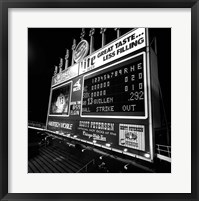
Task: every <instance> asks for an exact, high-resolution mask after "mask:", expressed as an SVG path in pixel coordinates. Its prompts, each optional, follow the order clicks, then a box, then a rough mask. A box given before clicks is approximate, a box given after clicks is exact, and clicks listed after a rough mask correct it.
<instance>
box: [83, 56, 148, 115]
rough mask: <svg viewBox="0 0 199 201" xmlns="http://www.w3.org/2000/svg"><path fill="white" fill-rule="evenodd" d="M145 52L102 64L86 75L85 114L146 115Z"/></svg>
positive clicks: (84, 91)
mask: <svg viewBox="0 0 199 201" xmlns="http://www.w3.org/2000/svg"><path fill="white" fill-rule="evenodd" d="M145 92H146V64H145V53H141V54H139V55H137V56H133V57H131V59H128V60H127V61H124V62H120V63H118V64H114V65H112V66H108V67H105V68H102V69H100V70H98V71H95V72H94V73H91V74H89V75H86V76H85V78H84V89H83V96H82V110H81V111H82V116H104V118H109V117H110V116H111V117H116V118H118V117H119V116H120V117H122V118H124V117H127V118H136V117H143V116H145V100H146V99H145Z"/></svg>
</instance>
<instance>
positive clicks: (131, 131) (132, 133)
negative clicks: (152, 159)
mask: <svg viewBox="0 0 199 201" xmlns="http://www.w3.org/2000/svg"><path fill="white" fill-rule="evenodd" d="M119 145H121V146H124V147H128V148H133V149H139V150H142V151H145V131H144V126H141V125H132V124H120V125H119Z"/></svg>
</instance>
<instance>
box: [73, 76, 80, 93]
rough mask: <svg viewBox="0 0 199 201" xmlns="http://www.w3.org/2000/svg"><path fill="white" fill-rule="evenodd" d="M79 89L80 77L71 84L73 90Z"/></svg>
mask: <svg viewBox="0 0 199 201" xmlns="http://www.w3.org/2000/svg"><path fill="white" fill-rule="evenodd" d="M79 90H81V84H80V79H79V80H77V82H76V83H75V84H74V85H73V92H74V91H79Z"/></svg>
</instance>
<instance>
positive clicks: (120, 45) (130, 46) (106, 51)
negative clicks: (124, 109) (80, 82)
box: [79, 28, 146, 75]
mask: <svg viewBox="0 0 199 201" xmlns="http://www.w3.org/2000/svg"><path fill="white" fill-rule="evenodd" d="M145 46H146V29H145V28H137V29H134V30H132V31H131V32H129V33H127V34H125V35H123V36H122V37H121V38H120V39H118V40H115V41H113V42H112V43H109V45H107V46H105V47H104V48H102V49H99V50H98V51H95V52H94V53H93V54H92V55H89V56H88V57H86V58H84V59H83V60H82V61H80V62H79V74H80V75H81V74H83V73H85V72H88V71H90V70H92V69H95V68H98V67H100V66H103V65H105V64H107V63H109V62H111V61H114V60H116V59H119V58H121V57H123V56H125V55H127V54H129V53H132V52H135V51H137V50H139V49H141V48H143V47H145Z"/></svg>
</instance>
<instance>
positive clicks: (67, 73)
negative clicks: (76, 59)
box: [52, 64, 78, 86]
mask: <svg viewBox="0 0 199 201" xmlns="http://www.w3.org/2000/svg"><path fill="white" fill-rule="evenodd" d="M75 76H78V64H75V65H73V66H71V67H69V68H67V69H65V70H63V71H62V72H60V73H58V74H57V75H55V76H54V77H53V78H52V86H56V85H58V84H60V83H62V82H64V81H67V80H70V79H71V78H73V77H75Z"/></svg>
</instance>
